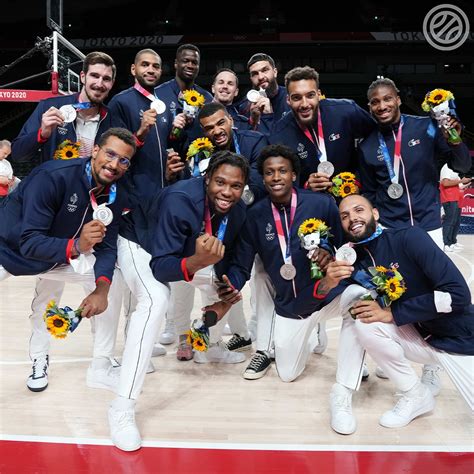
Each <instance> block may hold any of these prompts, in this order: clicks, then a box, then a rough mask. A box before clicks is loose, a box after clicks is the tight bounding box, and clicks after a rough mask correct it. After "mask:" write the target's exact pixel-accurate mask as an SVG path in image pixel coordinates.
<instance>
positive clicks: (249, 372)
mask: <svg viewBox="0 0 474 474" xmlns="http://www.w3.org/2000/svg"><path fill="white" fill-rule="evenodd" d="M271 363H272V361H271V360H270V358H269V357H268V356H267V355H266V354H264V353H263V352H260V351H257V352H256V353H255V354H254V355H253V357H252V358H251V359H250V364H249V365H248V366H247V368H246V369H245V370H244V372H243V374H242V377H243V378H244V379H247V380H256V379H259V378H261V377H263V376H264V375H265V374H266V373H267V370H268V369H269V368H270V364H271Z"/></svg>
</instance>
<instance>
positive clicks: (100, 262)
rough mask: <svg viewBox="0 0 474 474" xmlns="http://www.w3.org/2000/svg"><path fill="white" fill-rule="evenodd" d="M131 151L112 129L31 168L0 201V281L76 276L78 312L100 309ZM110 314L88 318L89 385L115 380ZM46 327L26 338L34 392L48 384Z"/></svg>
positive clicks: (127, 137)
mask: <svg viewBox="0 0 474 474" xmlns="http://www.w3.org/2000/svg"><path fill="white" fill-rule="evenodd" d="M135 150H136V145H135V139H134V137H133V135H132V133H131V132H129V131H128V130H126V129H123V128H110V129H109V130H108V131H106V132H105V133H104V134H103V135H102V136H101V137H100V139H99V141H98V144H97V145H95V146H94V149H93V151H92V157H91V158H88V159H73V160H67V161H56V160H55V161H48V162H46V163H43V164H42V165H40V166H38V167H36V168H35V169H34V170H33V171H32V172H31V173H30V175H29V176H27V177H26V178H25V179H24V180H23V181H22V182H21V183H20V185H19V186H18V188H17V189H15V191H14V192H13V193H11V194H10V195H9V196H8V198H7V199H5V200H4V201H3V202H2V206H1V207H0V281H1V280H3V279H5V278H7V277H9V276H11V275H15V276H16V275H38V274H41V278H42V279H45V280H48V281H51V280H53V281H55V282H72V283H79V284H81V285H82V286H83V288H84V290H85V291H86V293H87V294H88V296H86V298H85V299H84V300H83V301H82V302H81V304H80V305H79V308H82V316H83V317H86V318H90V317H92V316H96V315H99V314H100V313H103V312H104V311H105V310H106V309H107V296H108V293H109V287H110V285H111V282H112V276H113V273H114V266H115V261H116V258H117V235H118V228H119V220H120V217H121V215H122V209H123V208H124V200H125V196H124V192H123V189H121V187H120V186H119V185H118V184H116V182H117V181H118V180H119V179H120V178H122V176H123V175H124V174H125V172H126V171H127V169H128V167H129V166H130V160H131V158H132V156H133V154H134V153H135ZM92 251H93V252H94V254H93V255H92ZM92 266H93V271H92ZM111 301H114V298H111ZM46 303H47V302H45V303H44V306H43V308H42V310H43V312H44V310H45V307H46ZM115 313H116V312H115V311H114V310H113V308H109V311H107V312H105V313H104V314H101V316H100V317H98V318H94V320H93V324H94V328H95V331H94V333H95V334H94V335H95V337H94V358H93V361H92V364H91V367H90V368H89V369H88V373H87V384H88V386H90V387H92V388H106V389H113V388H114V387H115V385H116V383H117V380H118V377H117V376H118V374H115V373H114V371H113V370H112V367H111V363H110V360H109V354H108V348H109V347H112V350H113V345H114V342H115V332H116V326H117V320H118V313H117V314H115ZM41 323H43V326H44V322H43V321H41ZM44 332H45V333H46V337H47V338H46V339H44V338H41V337H40V338H37V340H36V341H33V342H31V344H30V350H31V351H32V352H33V351H36V352H35V357H34V363H33V372H32V374H31V375H30V377H29V379H28V383H27V385H28V388H29V389H30V390H32V391H34V392H40V391H42V390H44V389H45V388H46V387H47V386H48V366H49V356H48V352H49V340H50V336H49V334H48V332H47V331H46V329H44ZM34 335H35V333H33V336H34ZM32 339H34V337H32Z"/></svg>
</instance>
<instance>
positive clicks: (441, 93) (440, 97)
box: [426, 89, 454, 105]
mask: <svg viewBox="0 0 474 474" xmlns="http://www.w3.org/2000/svg"><path fill="white" fill-rule="evenodd" d="M450 99H454V97H453V94H452V93H451V92H450V91H447V90H445V89H434V90H432V91H431V92H430V93H429V94H428V97H427V99H426V100H427V102H429V103H431V104H433V105H438V104H441V103H443V102H444V101H446V100H450Z"/></svg>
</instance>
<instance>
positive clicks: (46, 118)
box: [11, 51, 117, 163]
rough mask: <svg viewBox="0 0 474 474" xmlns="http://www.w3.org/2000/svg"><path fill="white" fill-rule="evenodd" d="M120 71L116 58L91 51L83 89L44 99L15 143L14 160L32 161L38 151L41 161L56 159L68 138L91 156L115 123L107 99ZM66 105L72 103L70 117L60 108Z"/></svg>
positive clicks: (85, 59)
mask: <svg viewBox="0 0 474 474" xmlns="http://www.w3.org/2000/svg"><path fill="white" fill-rule="evenodd" d="M116 72H117V70H116V67H115V63H114V60H113V59H112V58H111V57H110V56H109V55H108V54H106V53H103V52H100V51H94V52H92V53H89V54H88V55H87V56H86V57H85V58H84V62H83V66H82V71H81V74H80V78H81V83H82V88H81V91H80V92H79V93H78V94H71V95H65V96H58V97H51V98H49V99H45V100H41V101H40V102H39V103H38V105H37V107H36V109H35V110H34V111H33V113H32V114H31V116H30V117H29V118H28V120H27V121H26V122H25V124H24V125H23V127H22V129H21V131H20V133H19V134H18V136H17V137H16V138H15V139H14V140H13V142H12V154H11V158H12V160H13V161H17V162H18V161H32V160H34V159H35V157H36V154H37V152H38V150H41V151H40V162H41V163H43V162H45V161H48V160H52V159H53V158H54V154H55V151H56V150H57V149H58V146H59V145H60V144H61V143H63V142H64V141H65V140H70V141H71V142H79V143H80V148H79V157H81V158H83V157H88V156H91V153H92V149H93V147H94V144H95V143H96V138H98V137H100V135H101V134H102V133H103V132H104V131H105V130H107V129H109V128H110V126H111V121H110V114H109V112H108V109H107V107H106V106H105V105H104V101H105V99H106V98H107V97H108V95H109V92H110V90H111V89H112V86H113V85H114V81H115V75H116ZM63 106H68V107H67V109H69V112H68V114H67V115H68V116H67V117H66V116H65V115H64V113H63V112H62V111H60V110H59V109H60V108H61V107H63ZM63 110H64V109H63ZM74 158H77V156H74Z"/></svg>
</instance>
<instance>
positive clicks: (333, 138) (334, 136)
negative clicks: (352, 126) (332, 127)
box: [329, 133, 341, 142]
mask: <svg viewBox="0 0 474 474" xmlns="http://www.w3.org/2000/svg"><path fill="white" fill-rule="evenodd" d="M340 138H341V134H340V133H331V135H329V141H330V142H334V141H336V140H339V139H340Z"/></svg>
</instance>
